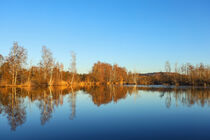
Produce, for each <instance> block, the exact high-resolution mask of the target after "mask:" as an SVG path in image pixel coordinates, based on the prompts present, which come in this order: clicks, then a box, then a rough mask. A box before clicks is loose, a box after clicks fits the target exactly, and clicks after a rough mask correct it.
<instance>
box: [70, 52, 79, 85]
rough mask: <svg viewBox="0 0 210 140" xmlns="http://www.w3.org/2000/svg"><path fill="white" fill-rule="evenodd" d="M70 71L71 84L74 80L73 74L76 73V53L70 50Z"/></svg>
mask: <svg viewBox="0 0 210 140" xmlns="http://www.w3.org/2000/svg"><path fill="white" fill-rule="evenodd" d="M69 69H70V71H71V73H72V78H71V85H72V84H73V82H74V77H75V74H76V73H77V69H76V54H75V53H74V52H73V51H72V52H71V64H70V68H69Z"/></svg>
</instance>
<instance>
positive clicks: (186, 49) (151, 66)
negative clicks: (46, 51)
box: [0, 0, 210, 72]
mask: <svg viewBox="0 0 210 140" xmlns="http://www.w3.org/2000/svg"><path fill="white" fill-rule="evenodd" d="M14 41H18V42H19V44H20V45H22V46H24V47H25V48H27V49H28V54H29V60H32V61H33V63H34V64H37V63H38V62H39V60H40V57H41V54H40V52H41V47H42V46H43V45H46V46H47V47H48V48H50V49H51V51H52V52H53V54H54V57H55V58H56V59H57V60H58V61H60V62H63V63H64V64H65V65H66V67H68V64H69V63H70V51H72V50H73V51H74V52H76V54H77V68H78V71H79V72H88V71H90V69H91V67H92V65H93V63H95V62H97V61H98V60H100V61H103V62H108V63H111V64H114V63H117V64H119V65H121V66H125V67H127V68H128V70H135V71H138V72H153V71H161V70H164V64H165V61H167V60H169V61H170V62H171V64H174V63H175V62H178V63H179V64H181V63H186V62H190V63H193V64H196V63H200V62H203V63H205V64H210V1H209V0H142V1H141V0H66V1H64V0H57V1H55V0H25V1H23V0H0V54H3V55H4V56H5V55H7V54H8V52H9V49H10V48H11V46H12V44H13V42H14Z"/></svg>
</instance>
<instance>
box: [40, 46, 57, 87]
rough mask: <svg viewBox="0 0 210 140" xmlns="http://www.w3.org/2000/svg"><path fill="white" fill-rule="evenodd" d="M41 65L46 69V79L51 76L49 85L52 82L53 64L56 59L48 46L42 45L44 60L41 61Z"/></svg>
mask: <svg viewBox="0 0 210 140" xmlns="http://www.w3.org/2000/svg"><path fill="white" fill-rule="evenodd" d="M40 64H41V67H42V68H43V70H44V79H45V80H47V78H48V76H50V80H49V83H48V84H49V85H51V84H52V76H53V66H54V59H53V56H52V53H51V51H50V50H49V49H48V48H46V46H43V47H42V60H41V62H40Z"/></svg>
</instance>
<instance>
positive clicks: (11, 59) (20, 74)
mask: <svg viewBox="0 0 210 140" xmlns="http://www.w3.org/2000/svg"><path fill="white" fill-rule="evenodd" d="M70 55H71V60H69V70H64V65H63V64H62V63H60V62H57V61H56V60H55V59H54V58H53V54H52V52H51V51H50V50H49V49H48V48H47V47H45V46H43V47H42V56H41V58H40V62H39V64H37V65H36V66H32V65H31V64H27V62H28V60H27V58H28V55H27V50H26V49H25V48H24V47H22V46H19V45H18V43H17V42H15V43H14V44H13V47H12V48H11V49H10V52H9V54H8V56H3V55H1V54H0V86H3V87H6V86H15V87H24V86H26V87H28V86H40V87H42V86H73V85H79V86H86V85H91V86H92V85H111V84H113V85H114V84H121V85H123V84H128V85H129V84H130V85H131V84H132V85H176V86H179V85H189V86H204V87H207V86H210V66H209V65H204V64H202V63H200V64H197V65H192V64H190V63H187V64H183V65H181V66H178V64H175V66H174V70H172V68H171V65H170V63H169V62H168V61H167V62H166V63H165V72H159V73H149V74H140V73H134V72H129V71H127V69H126V68H125V67H120V66H118V65H117V64H114V65H111V64H108V63H103V62H97V63H95V64H94V65H93V67H92V70H91V72H89V73H88V74H79V73H77V70H76V55H75V53H74V52H72V53H71V54H70ZM136 63H138V62H136Z"/></svg>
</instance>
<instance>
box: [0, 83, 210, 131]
mask: <svg viewBox="0 0 210 140" xmlns="http://www.w3.org/2000/svg"><path fill="white" fill-rule="evenodd" d="M78 91H82V93H84V94H89V95H90V97H91V99H92V102H93V103H94V104H95V105H97V106H101V105H103V104H109V103H110V102H115V103H117V102H118V101H119V100H121V99H125V98H126V97H127V96H128V95H134V97H135V98H136V97H140V95H141V93H142V92H148V93H155V94H158V96H159V97H160V98H162V99H164V100H165V105H166V107H167V108H170V107H171V105H172V104H175V105H176V106H179V105H182V106H188V107H190V106H192V105H195V104H196V105H199V106H201V107H203V106H205V105H208V106H209V105H210V89H207V88H206V89H201V88H163V87H137V86H134V87H129V86H128V87H124V86H100V87H74V88H61V87H56V88H46V89H42V88H36V89H27V88H26V89H24V88H1V89H0V114H1V115H3V116H5V117H6V118H7V120H8V123H9V125H10V127H11V130H16V128H17V127H18V126H20V125H22V124H24V123H25V122H26V115H27V111H26V108H27V106H28V104H29V103H34V102H36V105H37V107H38V108H39V110H40V121H41V124H42V125H45V124H46V123H47V122H48V121H49V120H50V119H51V118H52V116H53V111H54V109H55V108H56V107H58V106H62V105H63V103H64V97H68V103H69V107H70V109H71V113H70V114H69V119H71V120H73V119H74V118H75V116H76V98H77V92H78ZM140 98H141V97H140Z"/></svg>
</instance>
